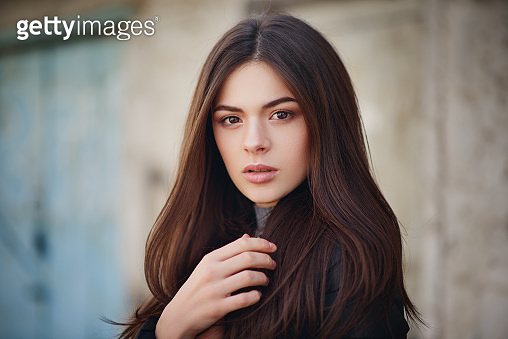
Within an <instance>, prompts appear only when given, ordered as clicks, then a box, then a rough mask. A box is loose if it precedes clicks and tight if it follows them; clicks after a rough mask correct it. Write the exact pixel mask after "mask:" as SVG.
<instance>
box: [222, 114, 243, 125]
mask: <svg viewBox="0 0 508 339" xmlns="http://www.w3.org/2000/svg"><path fill="white" fill-rule="evenodd" d="M240 121H241V120H240V118H239V117H235V116H234V115H233V116H229V117H225V118H224V119H222V121H221V122H223V123H224V124H226V125H234V124H238V123H239V122H240Z"/></svg>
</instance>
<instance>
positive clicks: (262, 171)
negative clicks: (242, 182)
mask: <svg viewBox="0 0 508 339" xmlns="http://www.w3.org/2000/svg"><path fill="white" fill-rule="evenodd" d="M278 172H279V170H278V169H276V168H273V167H270V166H267V165H263V164H249V165H247V166H245V168H244V169H243V175H244V176H245V178H246V179H247V180H249V181H250V182H252V183H254V184H262V183H264V182H268V181H270V180H272V178H273V177H274V176H275V175H276V174H277V173H278Z"/></svg>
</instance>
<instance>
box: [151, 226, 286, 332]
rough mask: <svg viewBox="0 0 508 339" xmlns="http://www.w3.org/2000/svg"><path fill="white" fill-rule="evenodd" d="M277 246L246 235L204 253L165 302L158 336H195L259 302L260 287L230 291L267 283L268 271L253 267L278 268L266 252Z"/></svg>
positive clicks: (270, 251)
mask: <svg viewBox="0 0 508 339" xmlns="http://www.w3.org/2000/svg"><path fill="white" fill-rule="evenodd" d="M276 249H277V247H276V246H275V244H273V243H271V242H269V241H268V240H265V239H261V238H251V237H249V236H248V235H244V236H243V237H241V238H240V239H237V240H235V241H233V242H231V243H229V244H227V245H225V246H223V247H221V248H218V249H216V250H215V251H213V252H210V253H208V254H207V255H205V256H204V257H203V259H201V261H200V262H199V264H198V265H197V266H196V268H195V269H194V271H193V272H192V274H191V275H190V277H189V279H187V281H186V282H185V284H183V286H182V287H181V288H180V290H179V291H178V292H177V294H176V295H175V297H174V298H173V299H172V300H171V302H170V303H169V304H168V305H166V308H165V309H164V311H163V312H162V315H161V317H160V319H159V321H158V322H157V327H156V330H155V334H156V337H157V338H158V339H162V338H194V337H195V336H196V335H198V334H199V333H201V332H203V331H205V330H206V329H208V328H209V327H210V326H212V325H214V324H215V323H216V322H217V321H218V320H220V319H222V318H223V317H224V316H225V315H226V314H228V313H229V312H232V311H235V310H238V309H241V308H244V307H248V306H251V305H253V304H255V303H257V302H258V301H259V299H260V298H261V292H259V291H258V290H252V291H248V292H243V293H238V294H235V295H231V294H232V293H233V292H235V291H238V290H239V289H242V288H245V287H250V286H266V285H267V284H268V277H267V276H266V274H264V273H263V272H259V271H253V270H251V269H252V268H264V269H269V270H273V269H275V266H276V265H275V261H273V259H272V258H271V257H270V256H269V255H268V254H267V253H272V252H275V250H276Z"/></svg>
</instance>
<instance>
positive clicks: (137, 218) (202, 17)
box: [0, 0, 508, 339]
mask: <svg viewBox="0 0 508 339" xmlns="http://www.w3.org/2000/svg"><path fill="white" fill-rule="evenodd" d="M268 6H271V8H272V9H279V10H284V11H287V12H289V13H292V14H294V15H296V16H298V17H300V18H302V19H304V20H306V21H308V22H309V23H311V24H312V25H313V26H314V27H315V28H317V29H318V30H319V31H320V32H322V33H323V34H324V35H325V36H326V37H327V38H328V39H329V40H330V41H331V42H332V43H333V44H334V45H335V47H336V48H337V50H338V52H339V54H340V55H341V57H342V58H343V61H344V62H345V64H346V66H347V68H348V70H349V71H350V74H351V76H352V78H353V82H354V84H355V87H356V89H357V94H358V98H359V102H360V106H361V110H362V114H363V119H364V122H365V127H366V131H367V135H368V138H369V143H370V149H371V153H372V159H373V164H374V170H375V173H376V177H377V180H378V182H379V184H380V186H381V189H382V191H383V192H384V194H385V195H386V197H387V199H388V201H389V202H390V203H391V205H392V207H393V208H394V210H395V212H396V213H397V215H398V217H399V218H400V221H401V223H402V225H403V233H404V238H405V261H406V278H407V287H408V290H409V293H410V296H411V297H412V298H413V299H414V302H415V303H416V304H417V305H418V307H419V308H420V310H421V312H422V313H423V316H424V319H425V320H426V321H427V322H428V324H429V328H422V329H421V330H417V329H412V330H411V332H410V338H489V339H490V338H500V339H501V338H508V321H507V319H508V2H507V1H503V0H499V1H496V0H490V1H489V0H483V1H480V0H476V1H473V0H441V1H439V0H427V1H425V0H420V1H419V0H349V1H347V0H335V1H333V0H326V1H325V0H322V1H310V0H272V1H270V2H268V1H264V0H235V1H234V0H216V1H211V0H210V1H198V0H187V1H183V0H172V1H162V0H113V1H108V2H105V1H100V0H67V1H64V0H43V1H37V0H17V1H7V2H6V1H5V0H3V1H2V2H1V3H0V338H110V337H113V336H114V335H115V333H116V332H117V329H115V328H113V327H112V326H110V325H107V324H105V323H104V322H102V321H101V320H100V317H101V316H106V317H108V318H110V319H113V320H117V321H121V320H122V319H124V318H125V317H126V316H127V315H128V314H130V313H131V312H132V311H133V309H134V307H135V306H137V305H138V304H139V302H140V301H141V300H143V299H144V298H145V297H146V296H147V295H148V291H147V288H146V286H145V281H144V275H143V259H144V258H143V257H144V245H145V240H146V237H147V235H148V232H149V230H150V228H151V226H152V224H153V222H154V220H155V218H156V216H157V214H158V212H159V210H160V208H161V206H162V204H163V202H164V200H165V198H166V197H167V195H168V193H169V189H170V185H171V182H172V179H173V177H174V171H175V168H176V161H177V156H178V152H179V147H180V142H181V138H182V131H183V124H184V120H185V116H186V113H187V110H188V107H189V103H190V100H191V96H192V93H193V89H194V86H195V84H196V80H197V76H198V72H199V70H200V66H201V65H202V63H203V62H204V58H205V57H206V55H207V53H208V52H209V51H210V49H211V47H212V46H213V44H214V43H215V42H216V41H217V39H218V38H219V37H220V36H221V35H222V34H223V33H224V32H225V31H226V30H227V29H228V28H229V27H231V26H232V25H234V24H235V23H236V22H237V21H238V20H240V19H242V18H244V17H246V16H248V15H250V14H251V13H256V12H261V11H263V10H265V9H267V8H268ZM78 15H80V16H81V18H92V19H103V20H104V19H111V20H115V21H119V20H140V21H141V22H144V21H146V20H153V21H154V22H155V25H154V27H155V34H154V35H153V36H146V35H143V34H142V35H140V36H134V37H132V38H131V39H130V40H128V41H118V40H117V39H115V38H114V37H104V36H97V35H96V36H92V37H90V36H88V37H78V36H72V37H71V38H70V39H69V40H67V41H63V39H62V37H56V36H52V37H43V36H38V37H34V36H31V37H30V38H29V39H27V40H25V41H19V40H17V39H16V35H17V34H16V23H17V21H18V20H22V19H28V20H32V19H37V20H43V17H44V16H49V17H50V19H51V18H52V17H53V16H58V17H59V18H60V19H66V20H73V19H77V16H78ZM295 34H296V32H295Z"/></svg>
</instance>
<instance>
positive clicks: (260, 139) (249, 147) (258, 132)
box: [243, 121, 271, 153]
mask: <svg viewBox="0 0 508 339" xmlns="http://www.w3.org/2000/svg"><path fill="white" fill-rule="evenodd" d="M245 127H246V128H245V136H244V139H243V149H244V150H245V151H247V152H249V153H265V152H267V151H268V150H269V149H270V146H271V145H270V139H269V136H268V134H267V131H266V127H265V126H263V124H262V123H261V122H259V121H252V122H250V123H249V124H247V126H245Z"/></svg>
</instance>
